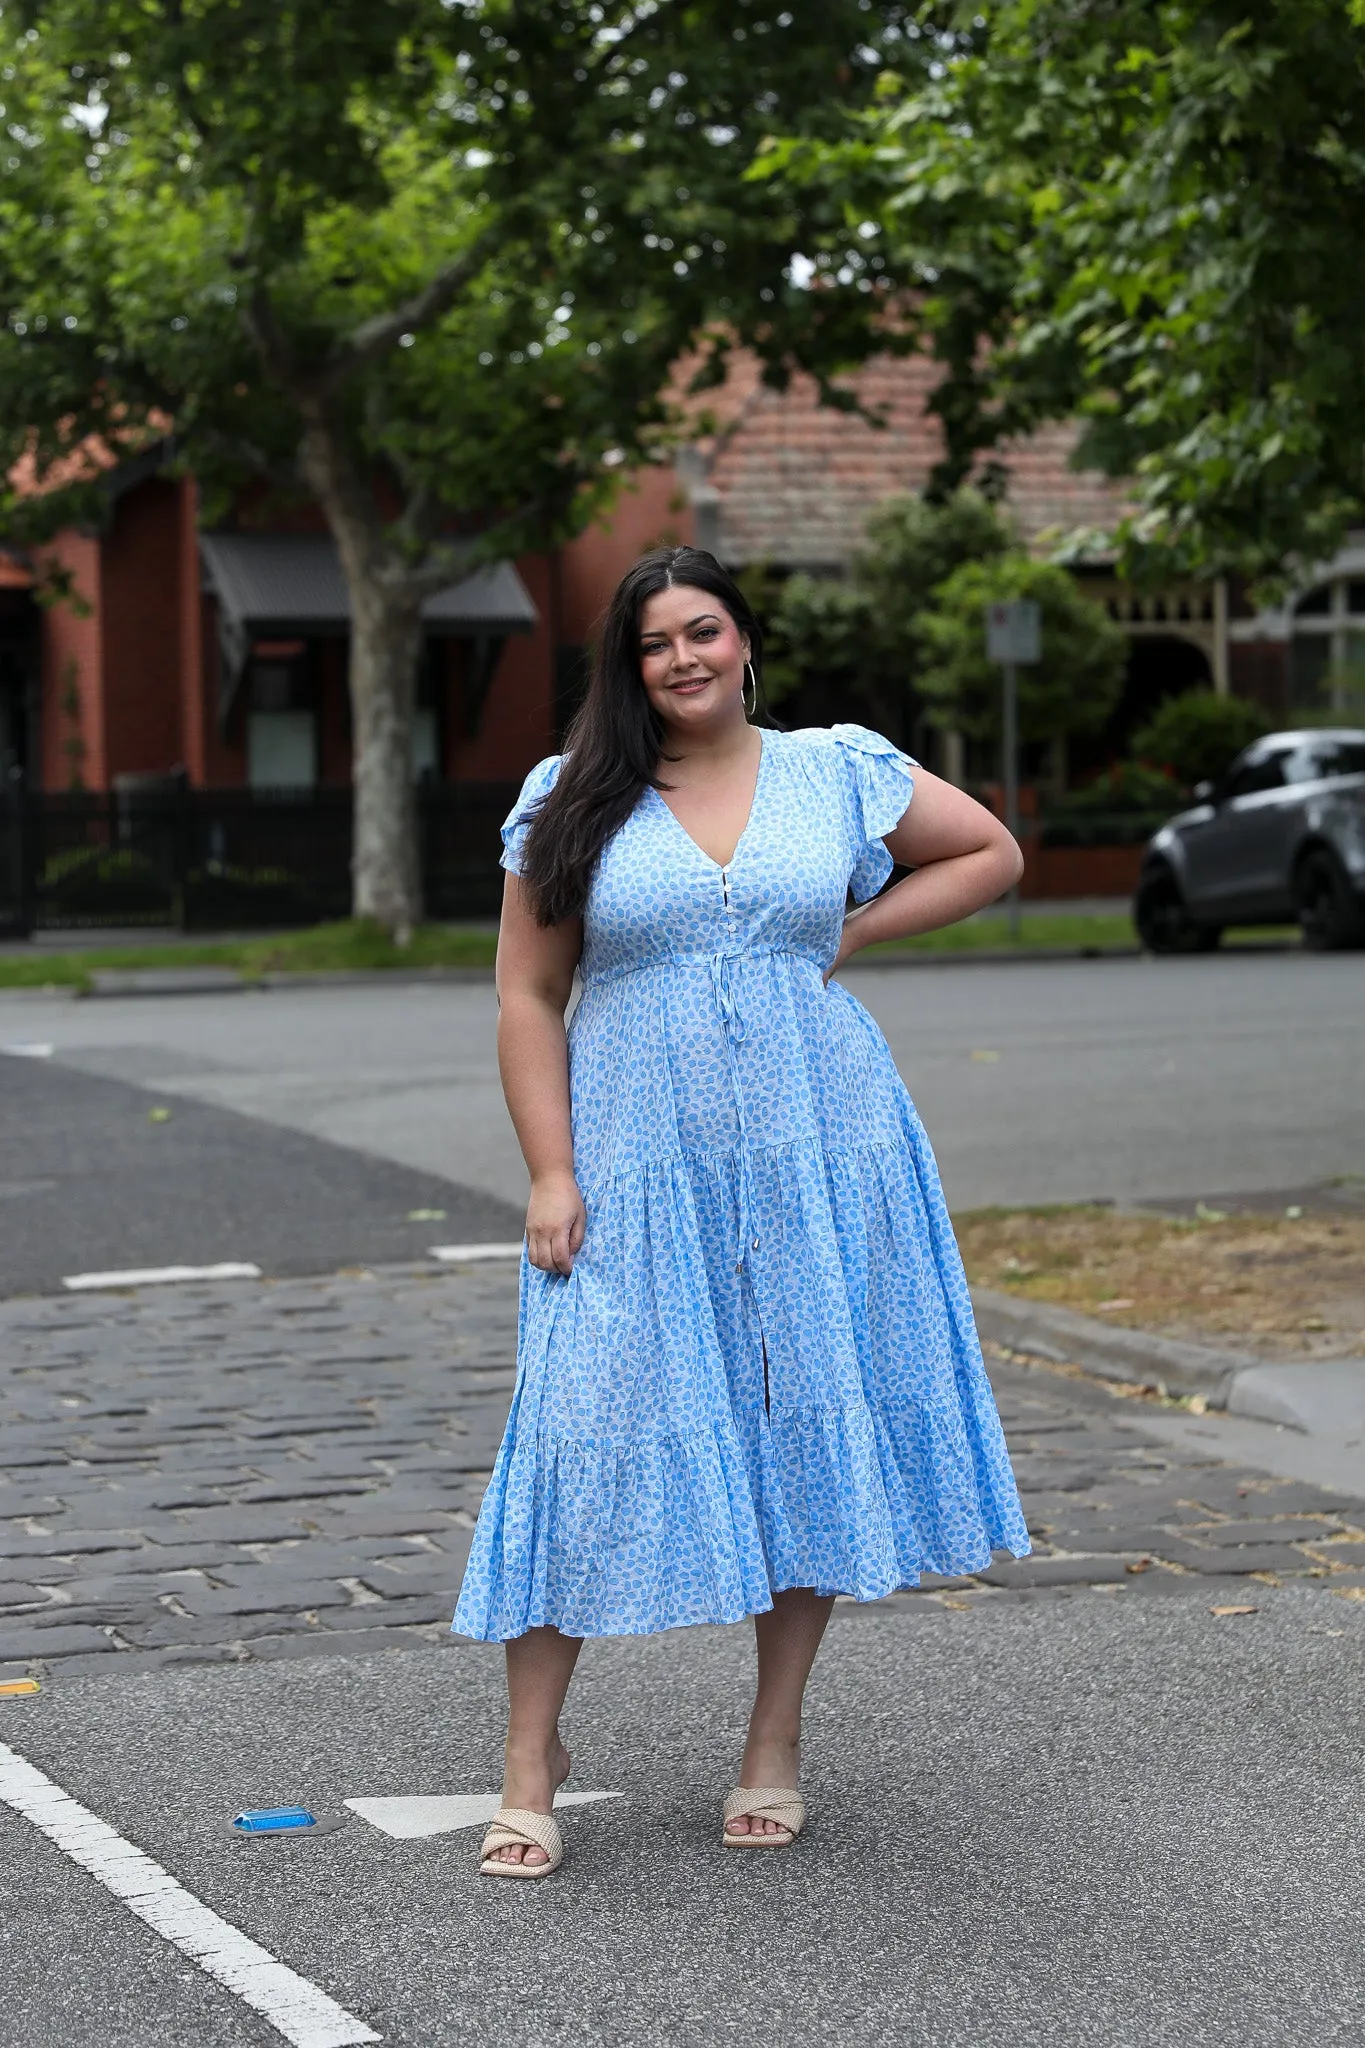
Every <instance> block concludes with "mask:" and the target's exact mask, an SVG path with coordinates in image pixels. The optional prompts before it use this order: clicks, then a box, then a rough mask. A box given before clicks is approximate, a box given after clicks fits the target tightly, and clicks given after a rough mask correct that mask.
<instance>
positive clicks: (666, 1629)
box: [450, 1543, 1029, 1643]
mask: <svg viewBox="0 0 1365 2048" xmlns="http://www.w3.org/2000/svg"><path fill="white" fill-rule="evenodd" d="M1028 1555H1029V1551H1028V1550H1027V1549H1024V1550H1016V1549H1015V1548H1014V1547H1013V1545H1012V1544H1008V1543H1002V1544H994V1545H992V1547H991V1551H990V1554H989V1556H988V1558H987V1560H986V1562H985V1563H984V1564H969V1565H957V1566H952V1565H948V1566H940V1565H937V1564H929V1563H926V1564H924V1565H923V1566H922V1568H921V1570H920V1571H919V1572H916V1573H915V1575H914V1576H913V1577H902V1576H899V1575H898V1576H897V1577H895V1578H893V1579H890V1580H889V1581H888V1582H887V1584H886V1585H885V1586H882V1587H879V1588H878V1589H877V1590H876V1591H875V1592H862V1593H860V1592H858V1590H857V1589H856V1587H853V1586H810V1585H809V1583H808V1582H806V1581H803V1580H801V1579H785V1578H784V1579H783V1581H782V1582H781V1583H780V1584H777V1585H774V1586H773V1587H772V1589H771V1591H772V1592H773V1593H774V1594H777V1593H791V1592H795V1591H796V1590H797V1589H798V1588H799V1587H804V1589H805V1590H806V1591H808V1592H814V1593H816V1594H818V1595H820V1597H822V1598H824V1599H834V1600H844V1599H847V1600H854V1601H856V1602H857V1604H858V1606H859V1607H870V1606H875V1604H876V1603H877V1601H879V1600H888V1599H890V1598H891V1597H892V1595H893V1594H896V1593H914V1592H918V1590H919V1587H920V1584H921V1581H922V1577H923V1573H924V1572H932V1573H933V1574H934V1575H935V1576H936V1577H939V1578H954V1579H955V1578H971V1577H972V1576H973V1575H974V1574H975V1573H977V1572H984V1571H988V1570H989V1569H990V1566H991V1565H992V1564H993V1563H994V1561H995V1559H996V1558H997V1557H1011V1558H1023V1557H1027V1556H1028ZM772 1609H773V1603H772V1600H771V1599H769V1601H768V1603H767V1605H766V1606H764V1607H746V1606H743V1605H736V1606H735V1608H734V1609H733V1611H727V1612H725V1613H723V1614H693V1615H687V1616H685V1617H683V1616H679V1617H678V1618H677V1619H676V1620H673V1621H659V1622H650V1623H648V1624H645V1625H642V1626H638V1627H629V1626H625V1627H621V1628H595V1629H582V1630H580V1629H577V1628H570V1627H566V1626H565V1624H564V1620H563V1619H556V1618H555V1617H553V1616H552V1615H549V1614H540V1615H537V1616H536V1618H535V1619H534V1620H530V1621H527V1622H526V1623H525V1624H524V1625H523V1626H522V1627H521V1628H519V1629H513V1630H509V1631H508V1632H507V1633H506V1634H503V1633H501V1632H500V1631H499V1630H497V1629H488V1630H485V1631H484V1632H483V1633H482V1634H474V1633H473V1632H471V1631H470V1630H469V1629H463V1628H459V1627H458V1626H457V1625H456V1622H455V1621H452V1622H451V1625H450V1633H451V1634H452V1635H454V1636H459V1637H460V1638H461V1639H462V1640H463V1641H465V1642H468V1643H514V1642H516V1641H517V1640H518V1639H519V1638H520V1637H521V1636H524V1635H526V1634H527V1633H528V1632H529V1631H530V1630H531V1629H533V1628H553V1629H557V1630H558V1631H559V1633H560V1634H561V1635H565V1636H569V1637H570V1638H571V1639H572V1640H574V1641H576V1642H585V1643H587V1642H611V1641H613V1640H615V1639H617V1638H624V1637H628V1636H663V1635H670V1634H672V1632H673V1631H674V1630H675V1629H680V1628H732V1627H733V1626H734V1625H735V1624H736V1623H737V1622H741V1621H748V1620H750V1619H752V1618H753V1617H755V1616H757V1615H760V1614H771V1613H772ZM457 1620H458V1616H457Z"/></svg>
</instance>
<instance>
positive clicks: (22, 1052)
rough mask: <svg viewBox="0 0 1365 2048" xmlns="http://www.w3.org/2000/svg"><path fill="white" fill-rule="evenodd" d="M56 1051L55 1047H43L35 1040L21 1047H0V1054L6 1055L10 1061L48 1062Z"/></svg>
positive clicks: (30, 1040)
mask: <svg viewBox="0 0 1365 2048" xmlns="http://www.w3.org/2000/svg"><path fill="white" fill-rule="evenodd" d="M56 1050H57V1048H56V1046H55V1045H44V1044H41V1043H40V1042H39V1041H38V1040H37V1039H29V1040H28V1041H26V1042H25V1043H24V1044H21V1045H0V1052H6V1053H8V1054H9V1056H10V1058H11V1059H12V1060H50V1059H51V1058H52V1055H53V1053H54V1052H56Z"/></svg>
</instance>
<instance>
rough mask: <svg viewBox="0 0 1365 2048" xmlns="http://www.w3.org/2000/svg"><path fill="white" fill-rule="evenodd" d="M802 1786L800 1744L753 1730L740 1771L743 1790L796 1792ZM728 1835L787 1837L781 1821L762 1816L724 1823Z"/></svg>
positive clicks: (742, 1815) (746, 1817)
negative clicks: (762, 1788) (770, 1788)
mask: <svg viewBox="0 0 1365 2048" xmlns="http://www.w3.org/2000/svg"><path fill="white" fill-rule="evenodd" d="M800 1782H801V1744H800V1743H799V1742H788V1741H783V1740H780V1739H776V1738H774V1737H772V1736H763V1735H759V1734H757V1733H756V1732H755V1731H754V1730H753V1729H752V1728H751V1729H750V1731H749V1740H748V1741H747V1742H746V1743H745V1745H744V1761H743V1763H742V1764H741V1765H740V1767H739V1784H740V1788H741V1789H742V1790H747V1789H748V1788H749V1787H752V1786H757V1785H780V1786H782V1787H783V1788H784V1789H788V1790H791V1791H795V1790H796V1788H797V1786H798V1785H799V1784H800ZM725 1832H726V1834H727V1835H784V1834H786V1833H787V1830H786V1828H784V1827H783V1826H782V1824H781V1822H780V1821H775V1820H765V1819H764V1818H763V1816H762V1815H761V1814H757V1813H742V1814H739V1815H738V1816H737V1817H736V1818H735V1819H734V1820H730V1821H727V1822H726V1823H725Z"/></svg>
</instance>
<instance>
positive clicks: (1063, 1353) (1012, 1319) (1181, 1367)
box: [972, 1287, 1266, 1408]
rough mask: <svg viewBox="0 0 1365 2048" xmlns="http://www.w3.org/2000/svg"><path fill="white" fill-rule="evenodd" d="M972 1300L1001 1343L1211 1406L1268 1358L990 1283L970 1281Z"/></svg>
mask: <svg viewBox="0 0 1365 2048" xmlns="http://www.w3.org/2000/svg"><path fill="white" fill-rule="evenodd" d="M972 1306H973V1307H974V1309H975V1310H976V1324H977V1328H978V1330H979V1331H980V1333H981V1335H982V1336H983V1337H984V1338H986V1340H987V1341H988V1342H989V1343H992V1344H999V1345H1002V1346H1003V1347H1004V1349H1006V1350H1007V1351H1025V1352H1030V1353H1031V1354H1032V1355H1033V1356H1034V1357H1036V1358H1045V1359H1048V1360H1050V1361H1051V1362H1052V1363H1054V1364H1057V1365H1079V1366H1083V1367H1084V1368H1085V1370H1086V1371H1087V1372H1092V1373H1095V1374H1097V1375H1098V1377H1099V1378H1100V1379H1106V1380H1128V1381H1131V1382H1132V1383H1134V1384H1135V1385H1137V1386H1143V1387H1166V1388H1168V1389H1170V1390H1171V1391H1172V1392H1174V1393H1178V1394H1202V1395H1203V1397H1204V1399H1205V1400H1206V1401H1207V1402H1208V1404H1209V1406H1210V1407H1211V1408H1225V1407H1226V1406H1227V1403H1228V1397H1229V1395H1230V1394H1231V1393H1232V1390H1233V1387H1234V1384H1235V1382H1236V1380H1237V1377H1238V1375H1239V1374H1240V1373H1242V1372H1245V1371H1248V1370H1251V1369H1253V1368H1256V1367H1260V1366H1263V1365H1264V1364H1265V1363H1266V1361H1265V1359H1263V1358H1250V1357H1248V1356H1246V1355H1245V1354H1243V1353H1240V1352H1234V1351H1214V1350H1212V1349H1211V1348H1206V1347H1205V1346H1204V1345H1202V1344H1185V1343H1181V1342H1179V1341H1178V1340H1177V1339H1176V1338H1174V1337H1158V1336H1156V1335H1154V1334H1153V1333H1152V1332H1150V1331H1147V1330H1129V1329H1124V1328H1122V1327H1120V1326H1119V1325H1117V1324H1110V1323H1101V1322H1098V1321H1096V1319H1095V1317H1094V1316H1082V1315H1077V1314H1076V1312H1075V1310H1074V1309H1069V1308H1055V1307H1053V1305H1052V1304H1051V1303H1050V1302H1041V1301H1020V1300H1018V1299H1017V1298H1016V1297H1015V1296H1014V1295H1012V1294H1001V1293H998V1292H997V1290H996V1289H995V1288H993V1287H974V1288H973V1289H972Z"/></svg>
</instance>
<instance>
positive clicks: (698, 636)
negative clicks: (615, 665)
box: [640, 583, 749, 730]
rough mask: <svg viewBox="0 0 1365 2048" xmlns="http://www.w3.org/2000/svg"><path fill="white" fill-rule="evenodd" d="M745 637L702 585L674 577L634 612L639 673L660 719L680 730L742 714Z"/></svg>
mask: <svg viewBox="0 0 1365 2048" xmlns="http://www.w3.org/2000/svg"><path fill="white" fill-rule="evenodd" d="M748 659H749V638H748V635H747V634H746V633H741V631H740V629H739V627H738V626H737V625H736V624H735V622H734V620H733V619H732V618H731V616H730V614H729V612H728V611H726V609H725V606H724V605H723V604H722V603H721V601H720V599H719V598H718V597H712V595H711V593H710V591H708V590H696V589H694V588H693V587H692V585H691V584H689V583H679V584H676V585H674V587H673V588H672V589H671V590H660V591H657V592H656V593H655V595H654V596H653V597H651V598H649V599H648V600H647V601H646V603H645V606H644V609H643V611H642V612H641V614H640V677H641V680H642V681H643V683H644V686H645V694H646V696H647V697H648V698H649V701H650V703H651V704H652V705H653V706H654V709H655V710H656V711H657V712H658V714H659V716H660V718H662V719H663V721H664V723H665V724H666V725H670V726H674V727H680V728H682V729H683V730H687V729H688V728H692V727H696V726H704V725H710V724H712V723H713V722H714V721H716V720H718V719H721V720H723V719H726V718H733V717H736V716H738V717H740V718H742V717H743V716H744V704H743V698H742V695H741V691H742V689H743V686H744V664H745V662H746V661H747V660H748Z"/></svg>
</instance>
